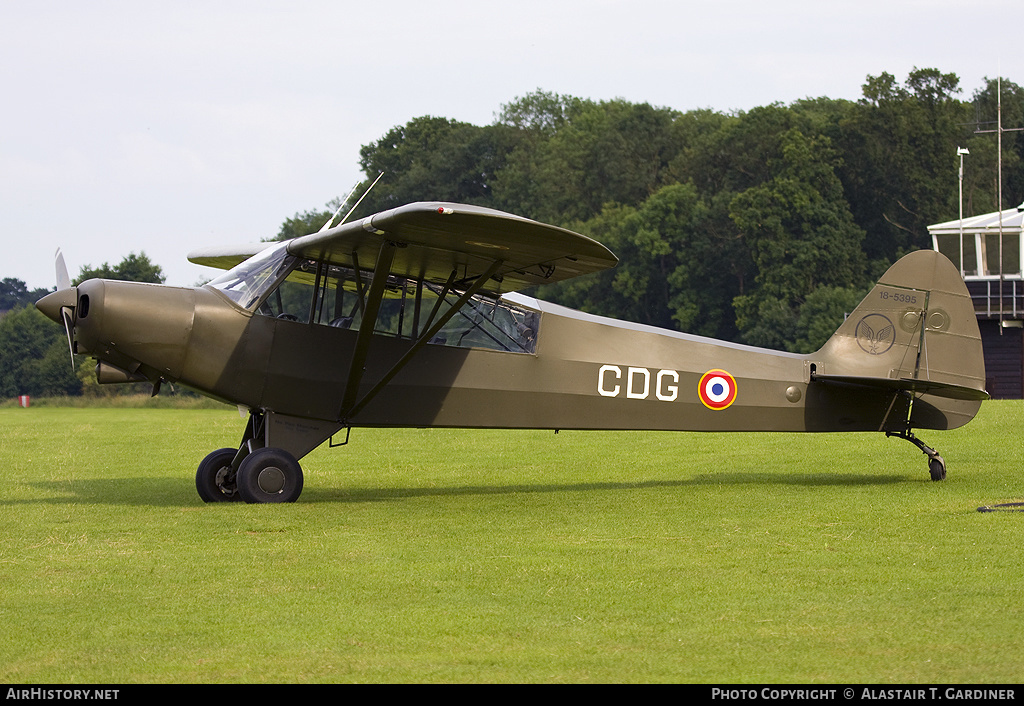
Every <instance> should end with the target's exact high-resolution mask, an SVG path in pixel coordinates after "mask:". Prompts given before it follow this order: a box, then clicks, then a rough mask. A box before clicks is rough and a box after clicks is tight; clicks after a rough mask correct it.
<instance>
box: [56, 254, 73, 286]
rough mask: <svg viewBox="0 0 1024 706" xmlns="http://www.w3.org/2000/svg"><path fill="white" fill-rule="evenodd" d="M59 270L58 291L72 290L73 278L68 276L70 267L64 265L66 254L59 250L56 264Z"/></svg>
mask: <svg viewBox="0 0 1024 706" xmlns="http://www.w3.org/2000/svg"><path fill="white" fill-rule="evenodd" d="M54 265H55V266H56V269H57V291H58V292H59V291H61V290H62V289H70V288H71V277H70V276H69V275H68V266H67V265H66V264H64V253H62V252H61V251H60V248H57V258H56V261H55V263H54Z"/></svg>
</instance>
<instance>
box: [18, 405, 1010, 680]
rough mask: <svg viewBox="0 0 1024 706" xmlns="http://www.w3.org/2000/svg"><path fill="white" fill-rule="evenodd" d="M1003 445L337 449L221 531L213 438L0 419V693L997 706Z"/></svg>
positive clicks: (105, 413)
mask: <svg viewBox="0 0 1024 706" xmlns="http://www.w3.org/2000/svg"><path fill="white" fill-rule="evenodd" d="M1022 424H1024V403H1021V402H1017V401H993V402H987V403H985V404H984V405H983V406H982V412H981V414H980V415H979V418H978V419H977V420H976V421H975V422H973V423H972V424H970V425H968V426H967V427H965V428H963V429H960V430H956V431H952V432H944V433H940V432H931V433H928V432H925V433H923V434H922V436H923V437H924V438H925V440H926V441H927V442H929V443H932V444H934V445H935V446H937V447H938V448H939V450H940V451H941V452H942V454H943V455H944V457H945V458H946V460H947V463H948V465H949V478H948V480H946V481H945V482H943V483H933V482H931V481H930V480H929V478H928V472H927V469H926V464H925V458H924V456H923V455H921V454H920V453H919V452H918V451H917V450H916V449H914V448H913V447H912V446H911V445H909V444H906V443H905V442H901V441H898V440H895V439H886V438H884V437H883V436H881V435H875V434H848V435H784V434H763V435H756V434H671V433H593V432H562V433H560V434H557V435H556V434H553V433H550V432H524V431H514V432H508V431H459V430H356V431H354V432H353V435H352V443H351V444H350V445H348V446H346V447H344V448H340V449H338V448H336V449H328V448H326V447H323V448H320V449H318V450H317V451H315V452H314V453H312V454H311V455H309V456H307V457H306V459H304V461H303V467H304V469H305V472H306V489H305V491H304V492H303V495H302V498H301V499H300V500H299V502H298V503H296V504H294V505H287V506H270V505H261V506H248V505H244V504H216V505H204V504H203V503H202V502H201V501H200V500H199V498H198V496H197V495H196V493H195V489H194V486H193V474H194V469H195V467H196V464H198V462H199V460H200V459H201V458H202V457H203V456H204V455H205V454H206V453H207V452H209V451H210V450H212V449H214V448H218V447H221V446H230V445H234V444H235V443H237V439H238V438H239V437H240V434H241V429H242V426H243V421H242V420H241V419H239V417H238V414H237V413H236V412H235V411H234V410H226V411H225V410H223V409H212V410H203V409H198V410H188V409H186V410H181V409H115V408H105V409H66V408H57V407H31V408H29V409H16V408H6V409H0V479H2V482H3V491H2V493H0V505H2V511H0V528H2V531H3V535H2V537H3V538H2V542H0V585H2V586H3V587H4V591H3V594H2V597H0V626H2V627H0V637H2V639H0V681H2V682H7V683H40V682H55V683H70V682H99V683H133V682H357V681H358V682H719V683H721V682H725V683H740V682H772V683H776V682H790V683H793V682H803V683H812V682H839V683H854V682H872V683H877V682H891V683H914V682H929V683H949V682H952V683H959V682H971V683H983V682H1020V681H1021V680H1022V677H1024V666H1022V665H1024V633H1022V630H1021V627H1022V622H1024V621H1022V617H1024V607H1022V602H1021V589H1022V584H1024V578H1022V577H1024V572H1022V569H1024V561H1022V554H1024V550H1022V548H1021V544H1022V542H1021V537H1022V523H1024V513H1010V512H1001V513H1000V512H996V513H979V512H977V508H978V507H979V506H983V505H992V504H995V503H1001V502H1012V501H1016V500H1021V498H1022V496H1024V478H1022V477H1021V472H1020V469H1021V442H1020V433H1019V432H1020V429H1021V428H1022Z"/></svg>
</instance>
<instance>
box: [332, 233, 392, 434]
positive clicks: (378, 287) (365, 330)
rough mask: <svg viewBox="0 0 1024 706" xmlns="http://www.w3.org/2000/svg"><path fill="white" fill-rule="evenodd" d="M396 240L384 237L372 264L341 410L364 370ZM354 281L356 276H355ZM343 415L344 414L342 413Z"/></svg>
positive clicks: (355, 390) (351, 397) (352, 396)
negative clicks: (370, 279) (371, 273)
mask: <svg viewBox="0 0 1024 706" xmlns="http://www.w3.org/2000/svg"><path fill="white" fill-rule="evenodd" d="M397 249H398V245H397V244H396V243H393V242H391V241H390V240H385V241H384V243H383V244H382V245H381V246H380V254H379V255H377V263H376V264H375V265H374V267H373V280H372V281H371V282H370V291H369V292H368V293H367V296H366V308H365V309H364V310H363V320H362V321H360V322H359V335H358V336H357V337H356V347H355V350H354V351H353V353H352V363H351V365H350V366H349V369H348V378H347V382H346V383H345V397H344V398H343V400H342V403H341V411H342V413H344V412H345V410H347V409H349V408H350V407H352V405H353V404H355V401H356V394H357V393H358V392H359V383H360V382H361V381H362V379H363V373H364V372H366V368H365V365H366V356H367V354H368V353H369V351H370V340H371V339H372V338H373V329H374V327H375V326H376V325H377V313H378V312H379V311H380V303H381V300H382V299H383V298H384V287H385V285H387V283H388V275H389V274H390V272H391V263H392V262H394V259H395V250H397ZM356 279H357V281H358V280H359V277H358V276H357V278H356ZM341 416H342V417H343V418H344V416H345V415H344V414H342V415H341Z"/></svg>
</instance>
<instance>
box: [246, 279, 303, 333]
mask: <svg viewBox="0 0 1024 706" xmlns="http://www.w3.org/2000/svg"><path fill="white" fill-rule="evenodd" d="M312 301H313V285H312V284H310V283H308V282H304V281H302V279H301V278H299V277H296V276H295V275H294V274H293V275H292V276H290V277H288V278H287V279H285V280H284V281H283V282H281V284H280V286H278V287H277V289H275V290H274V291H273V292H271V293H270V296H269V297H267V298H266V299H264V300H263V303H262V304H260V306H259V308H257V309H256V311H257V313H259V314H263V315H264V316H271V317H274V318H277V319H284V320H286V321H298V322H301V323H308V322H309V306H310V303H311V302H312Z"/></svg>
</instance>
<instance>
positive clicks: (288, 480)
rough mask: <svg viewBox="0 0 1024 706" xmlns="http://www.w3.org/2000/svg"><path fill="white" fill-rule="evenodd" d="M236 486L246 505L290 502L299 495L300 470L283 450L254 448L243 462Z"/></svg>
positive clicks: (296, 463) (293, 458)
mask: <svg viewBox="0 0 1024 706" xmlns="http://www.w3.org/2000/svg"><path fill="white" fill-rule="evenodd" d="M237 483H238V494H239V495H240V496H241V497H242V500H244V501H245V502H247V503H293V502H295V501H296V500H297V499H298V497H299V495H300V494H301V493H302V467H301V466H299V462H298V461H297V460H295V457H294V456H292V455H291V454H290V453H288V452H287V451H285V450H283V449H276V448H262V449H257V450H255V451H253V452H252V453H251V454H249V455H248V456H246V457H245V460H243V461H242V465H241V466H240V467H239V469H238V475H237Z"/></svg>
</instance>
